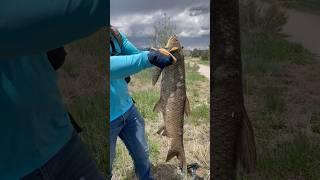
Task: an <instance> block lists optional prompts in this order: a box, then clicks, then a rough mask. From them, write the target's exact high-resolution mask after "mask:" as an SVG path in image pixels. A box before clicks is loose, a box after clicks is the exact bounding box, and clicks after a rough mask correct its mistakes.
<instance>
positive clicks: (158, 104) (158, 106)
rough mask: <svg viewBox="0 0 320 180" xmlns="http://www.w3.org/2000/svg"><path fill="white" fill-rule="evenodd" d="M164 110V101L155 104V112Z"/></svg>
mask: <svg viewBox="0 0 320 180" xmlns="http://www.w3.org/2000/svg"><path fill="white" fill-rule="evenodd" d="M161 110H162V101H161V99H159V101H158V102H157V103H156V104H155V105H154V108H153V112H160V111H161Z"/></svg>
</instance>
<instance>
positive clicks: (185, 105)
mask: <svg viewBox="0 0 320 180" xmlns="http://www.w3.org/2000/svg"><path fill="white" fill-rule="evenodd" d="M184 113H185V114H186V116H189V115H190V114H191V110H190V103H189V99H188V97H187V98H186V100H185V102H184Z"/></svg>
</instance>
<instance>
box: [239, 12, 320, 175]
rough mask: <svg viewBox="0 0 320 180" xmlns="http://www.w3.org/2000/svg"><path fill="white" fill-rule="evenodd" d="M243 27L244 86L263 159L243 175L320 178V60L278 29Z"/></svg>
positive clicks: (259, 159) (260, 154) (258, 153)
mask: <svg viewBox="0 0 320 180" xmlns="http://www.w3.org/2000/svg"><path fill="white" fill-rule="evenodd" d="M241 14H242V15H243V16H245V15H247V14H246V13H244V12H242V13H241ZM276 14H277V13H276ZM279 14H281V13H279ZM254 16H257V15H254ZM264 18H266V19H268V17H264ZM273 18H274V19H275V20H277V19H279V18H277V17H273ZM243 23H246V21H243ZM281 24H282V23H279V24H278V25H279V26H281ZM245 27H248V26H245ZM252 27H253V28H255V26H251V28H252ZM265 28H268V26H266V27H265ZM271 28H273V27H271ZM242 30H243V29H242ZM242 33H243V34H242V39H241V40H242V60H243V85H244V87H243V88H244V92H245V102H246V107H247V110H248V114H249V117H250V119H251V121H252V123H253V126H254V130H255V137H256V143H257V155H258V162H257V172H256V173H255V174H252V175H241V176H239V179H254V180H260V179H261V180H269V179H272V180H282V179H303V180H304V179H305V180H316V179H319V177H320V171H319V169H320V164H319V161H318V159H319V155H320V153H319V152H320V151H319V149H320V134H319V124H320V117H319V103H320V93H318V92H317V91H316V90H315V89H317V88H318V85H317V84H318V83H317V82H319V81H320V78H319V75H320V62H319V61H318V60H316V59H315V57H314V56H313V55H312V54H311V53H310V52H309V51H308V50H306V49H305V48H304V47H302V46H301V45H300V44H296V43H291V42H288V41H287V40H286V36H284V35H282V34H279V33H278V32H272V31H266V30H260V29H259V27H257V28H256V29H250V31H246V30H243V32H242Z"/></svg>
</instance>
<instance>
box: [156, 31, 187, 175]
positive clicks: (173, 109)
mask: <svg viewBox="0 0 320 180" xmlns="http://www.w3.org/2000/svg"><path fill="white" fill-rule="evenodd" d="M174 47H177V48H178V50H175V52H172V54H173V56H175V57H176V59H177V62H176V63H174V64H173V65H170V66H168V67H166V68H164V69H163V70H162V71H161V69H155V70H154V74H153V77H152V79H153V85H154V84H155V83H156V82H157V80H158V78H159V76H160V74H162V79H161V88H160V89H161V91H160V100H159V101H158V102H157V103H156V105H155V107H154V111H156V112H161V113H162V115H163V118H164V126H163V127H161V128H160V129H159V131H158V133H159V134H162V135H164V136H167V137H169V138H171V139H172V140H171V146H170V149H169V152H168V154H167V159H166V161H169V160H171V159H172V158H173V157H175V156H176V157H177V158H178V160H179V162H180V168H181V169H183V170H186V166H187V165H186V158H185V152H184V145H183V125H184V114H186V115H188V114H190V106H189V101H188V98H187V95H186V83H185V65H184V56H183V51H182V46H181V44H180V42H179V41H178V39H177V37H176V36H172V37H170V38H169V40H168V43H167V46H166V49H168V50H170V49H172V48H174Z"/></svg>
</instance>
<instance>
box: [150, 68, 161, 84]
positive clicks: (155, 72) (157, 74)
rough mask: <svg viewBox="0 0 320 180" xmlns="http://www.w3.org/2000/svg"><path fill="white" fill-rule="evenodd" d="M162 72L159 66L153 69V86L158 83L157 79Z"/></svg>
mask: <svg viewBox="0 0 320 180" xmlns="http://www.w3.org/2000/svg"><path fill="white" fill-rule="evenodd" d="M161 72H162V70H161V69H160V68H158V67H155V68H154V69H153V72H152V85H153V86H154V85H155V84H156V83H157V81H158V79H159V77H160V75H161Z"/></svg>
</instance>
